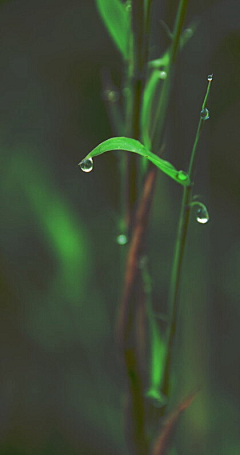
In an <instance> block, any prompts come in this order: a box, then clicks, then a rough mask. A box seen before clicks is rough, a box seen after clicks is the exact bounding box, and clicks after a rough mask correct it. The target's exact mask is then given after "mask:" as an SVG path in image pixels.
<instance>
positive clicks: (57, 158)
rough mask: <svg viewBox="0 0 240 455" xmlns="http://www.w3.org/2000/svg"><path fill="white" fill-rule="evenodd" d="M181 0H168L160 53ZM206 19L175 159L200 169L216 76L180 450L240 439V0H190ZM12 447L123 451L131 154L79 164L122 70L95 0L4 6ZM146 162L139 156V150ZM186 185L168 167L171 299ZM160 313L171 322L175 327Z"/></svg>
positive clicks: (186, 303)
mask: <svg viewBox="0 0 240 455" xmlns="http://www.w3.org/2000/svg"><path fill="white" fill-rule="evenodd" d="M176 7H177V1H175V0H174V1H159V0H156V1H155V3H154V11H153V18H154V24H153V28H152V32H153V36H154V41H153V44H152V47H151V54H152V55H151V59H157V58H159V57H160V56H161V55H162V54H163V53H164V51H165V50H166V48H167V46H169V37H168V36H167V34H166V31H165V29H164V27H162V25H161V22H160V21H161V19H162V20H164V21H165V22H166V23H167V24H168V26H169V28H170V29H171V27H172V25H173V22H174V17H175V12H176ZM193 19H196V20H197V24H198V25H197V28H196V31H195V34H194V36H193V37H192V38H191V39H190V40H189V42H188V43H187V44H186V46H185V47H184V49H183V50H182V52H181V57H180V58H179V61H178V64H177V71H176V77H175V84H174V89H173V93H172V98H171V106H170V114H169V120H168V126H167V146H166V150H165V152H164V157H163V158H164V159H166V160H169V161H170V162H172V163H173V164H174V165H175V166H176V168H177V169H186V167H187V163H188V160H189V154H190V151H191V147H192V144H193V140H194V136H195V133H196V127H197V123H198V118H199V109H200V107H201V103H202V99H203V96H204V93H205V88H206V77H207V75H208V74H210V73H213V74H214V80H213V83H212V89H211V95H210V100H209V111H210V119H209V120H208V122H206V123H207V124H206V126H205V128H204V132H203V134H202V137H201V140H200V144H199V153H198V156H199V158H198V163H197V173H196V178H195V192H196V193H197V194H199V195H200V198H201V201H203V202H204V203H205V204H206V206H207V207H208V211H209V214H210V221H209V223H207V224H206V225H204V226H202V225H199V224H198V223H197V222H196V221H195V219H194V215H193V216H192V219H191V223H190V235H189V239H188V245H187V251H186V256H185V265H184V273H183V281H182V292H181V312H180V320H181V323H180V330H179V331H178V334H177V343H176V346H177V347H176V349H175V356H174V362H175V365H176V375H175V377H174V381H175V382H176V384H177V387H176V388H175V389H176V396H174V397H173V400H175V402H178V401H179V400H181V399H182V398H183V397H184V396H186V395H188V394H189V393H191V392H192V391H193V390H195V389H197V388H198V387H200V392H199V394H198V396H197V397H196V399H195V401H194V403H193V404H192V406H191V407H190V408H189V410H187V411H186V414H185V416H184V417H183V418H182V420H181V422H180V425H179V427H178V431H177V434H176V438H177V441H178V447H179V452H177V455H205V454H206V455H208V454H210V453H211V454H212V455H226V454H228V455H238V454H239V453H240V436H239V424H240V387H239V370H240V342H239V341H240V337H239V316H240V280H239V274H240V273H239V272H240V230H239V225H240V212H239V195H240V177H239V176H240V172H239V167H240V160H239V156H240V155H239V111H240V96H239V94H240V78H239V72H240V58H239V57H240V4H239V1H237V0H205V1H203V2H199V1H197V0H194V1H191V2H189V9H188V12H187V20H186V27H187V26H188V24H190V22H191V21H192V20H193ZM0 24H1V26H0V61H1V76H0V77H1V84H0V119H1V122H0V139H1V141H0V144H1V166H0V173H1V191H0V205H1V225H0V229H1V232H0V248H1V256H0V284H1V287H0V290H1V306H0V312H1V314H0V338H1V342H0V351H1V355H0V358H1V376H0V385H1V386H0V397H1V413H0V416H1V425H0V455H33V454H34V455H55V454H56V455H65V454H66V453H67V454H68V455H75V454H81V455H100V454H104V455H111V454H114V455H122V454H127V449H126V447H125V442H124V437H123V418H122V408H123V403H124V380H123V377H122V369H121V365H120V362H119V358H118V353H117V348H116V342H115V325H116V324H115V323H116V313H117V308H118V303H119V300H120V296H121V285H122V281H123V276H122V270H123V255H124V253H125V252H126V248H127V247H126V246H120V245H118V244H117V242H116V238H117V236H118V234H119V233H120V232H119V221H120V220H119V206H120V194H119V174H118V163H117V157H116V155H114V154H106V155H103V156H101V157H97V158H96V159H95V167H94V171H93V172H91V173H90V174H84V173H81V172H80V171H79V168H78V166H77V163H78V162H79V161H80V160H81V159H82V158H83V157H84V156H85V155H87V153H88V152H89V151H90V150H91V149H93V148H94V147H95V146H96V145H97V144H98V143H100V142H102V141H104V140H105V139H108V138H109V137H111V136H113V132H112V130H111V127H110V123H109V120H108V117H107V113H106V109H105V106H104V102H103V99H102V95H101V92H102V87H101V74H102V71H103V69H104V68H109V69H111V71H112V78H113V81H114V83H115V85H116V86H118V85H120V81H121V78H122V76H123V68H122V65H121V58H120V54H119V52H118V49H117V48H115V46H114V44H113V43H112V42H111V40H110V37H109V35H108V33H107V31H106V30H105V28H104V25H103V23H102V21H101V19H100V16H99V14H98V12H97V8H96V5H95V2H94V1H93V0H92V1H89V0H68V1H67V0H62V1H60V2H59V1H57V0H48V1H46V0H43V1H41V2H38V1H36V0H35V1H30V0H14V1H11V0H5V1H4V2H1V3H0ZM139 159H140V158H139ZM181 193H182V190H181V187H180V185H177V184H176V183H175V182H173V181H172V180H170V179H168V177H166V176H165V175H163V174H162V173H161V172H159V176H158V182H157V190H156V194H155V199H154V207H153V213H152V218H151V225H150V228H149V238H148V245H149V251H150V268H151V272H152V286H153V298H154V308H155V310H156V312H157V311H164V309H165V308H166V300H167V296H168V286H169V276H170V270H171V263H172V256H173V248H174V241H175V235H176V225H177V219H178V214H179V208H180V200H181ZM160 328H161V326H160Z"/></svg>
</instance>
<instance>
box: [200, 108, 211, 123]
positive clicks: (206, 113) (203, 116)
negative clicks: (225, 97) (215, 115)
mask: <svg viewBox="0 0 240 455" xmlns="http://www.w3.org/2000/svg"><path fill="white" fill-rule="evenodd" d="M200 116H201V119H202V120H207V119H209V110H208V109H207V108H206V107H205V109H203V110H202V111H201V114H200Z"/></svg>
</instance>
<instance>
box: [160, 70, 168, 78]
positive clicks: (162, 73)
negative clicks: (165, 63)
mask: <svg viewBox="0 0 240 455" xmlns="http://www.w3.org/2000/svg"><path fill="white" fill-rule="evenodd" d="M166 78H167V73H166V71H160V72H159V79H166Z"/></svg>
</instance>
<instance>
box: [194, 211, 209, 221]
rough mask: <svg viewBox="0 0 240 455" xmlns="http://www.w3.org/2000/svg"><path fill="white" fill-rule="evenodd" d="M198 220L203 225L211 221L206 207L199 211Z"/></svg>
mask: <svg viewBox="0 0 240 455" xmlns="http://www.w3.org/2000/svg"><path fill="white" fill-rule="evenodd" d="M196 220H197V222H198V223H201V224H206V223H207V222H208V221H209V215H208V211H207V209H206V207H200V209H198V211H197V216H196Z"/></svg>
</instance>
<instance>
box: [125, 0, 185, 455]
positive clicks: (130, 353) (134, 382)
mask: <svg viewBox="0 0 240 455" xmlns="http://www.w3.org/2000/svg"><path fill="white" fill-rule="evenodd" d="M187 3H188V0H181V1H180V4H179V8H178V12H177V17H176V23H175V27H174V36H173V42H172V47H171V56H170V63H169V66H168V71H169V77H168V78H167V85H166V86H165V91H164V87H163V91H162V95H161V101H160V103H159V106H158V112H157V121H159V117H160V119H161V124H160V128H158V131H157V137H158V141H157V143H158V149H160V146H161V144H162V138H163V129H164V126H165V119H166V113H167V107H168V102H169V94H170V89H171V80H172V77H170V76H171V75H172V73H173V66H174V63H175V58H176V54H177V50H178V46H179V44H180V35H181V30H182V26H183V21H184V17H185V12H186V7H187ZM150 6H151V1H149V4H148V8H147V16H146V22H145V18H144V1H143V0H133V2H132V31H133V59H132V62H131V61H130V62H129V71H128V72H129V74H131V84H130V85H131V88H132V94H131V100H130V102H131V103H132V104H131V108H130V109H129V108H128V111H129V114H130V116H129V117H128V121H129V120H130V123H129V125H130V128H129V135H130V136H131V137H133V138H134V139H140V137H141V131H140V115H141V104H142V96H143V90H144V84H145V70H146V67H147V61H145V58H147V56H148V49H146V47H145V46H148V37H147V36H146V35H144V27H145V26H146V27H148V31H149V19H150ZM146 30H147V28H146ZM131 65H132V68H131ZM130 69H131V71H130ZM162 118H163V121H162ZM134 158H135V157H131V155H130V157H129V158H127V160H128V161H127V175H126V182H127V184H126V188H127V192H126V194H127V201H126V202H127V216H126V219H127V224H128V226H130V227H131V226H132V222H133V221H132V220H133V219H134V217H133V214H134V208H135V207H134V206H135V203H136V200H137V183H138V182H137V180H138V179H137V169H136V162H135V159H134ZM155 174H156V171H155V170H153V169H151V167H150V169H149V173H148V175H147V178H146V182H145V186H144V191H143V196H142V199H141V202H140V205H139V209H138V212H137V217H136V219H137V221H136V224H135V226H134V228H133V230H132V232H133V233H132V241H131V245H130V249H129V255H128V260H127V266H126V274H125V284H124V292H123V298H122V302H121V305H120V311H119V319H118V337H119V344H120V350H121V352H122V356H123V359H124V364H125V368H126V373H127V380H128V392H129V396H128V422H129V423H128V427H129V428H130V435H129V436H130V439H131V445H132V447H134V448H135V453H136V455H147V453H148V443H147V439H146V435H145V409H144V398H143V392H144V390H143V380H142V375H141V369H140V365H139V362H138V359H137V349H136V347H135V344H134V340H133V333H132V332H133V329H134V319H135V317H136V315H135V313H137V312H138V311H139V308H138V301H137V299H138V297H139V295H138V292H137V291H138V289H139V287H140V286H141V287H142V283H141V280H142V277H141V274H140V273H139V265H138V263H139V258H140V254H141V252H142V251H143V245H144V239H145V236H146V230H147V219H148V216H149V212H150V203H151V200H152V197H153V188H154V181H155ZM130 182H131V183H130ZM134 316H135V317H134Z"/></svg>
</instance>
